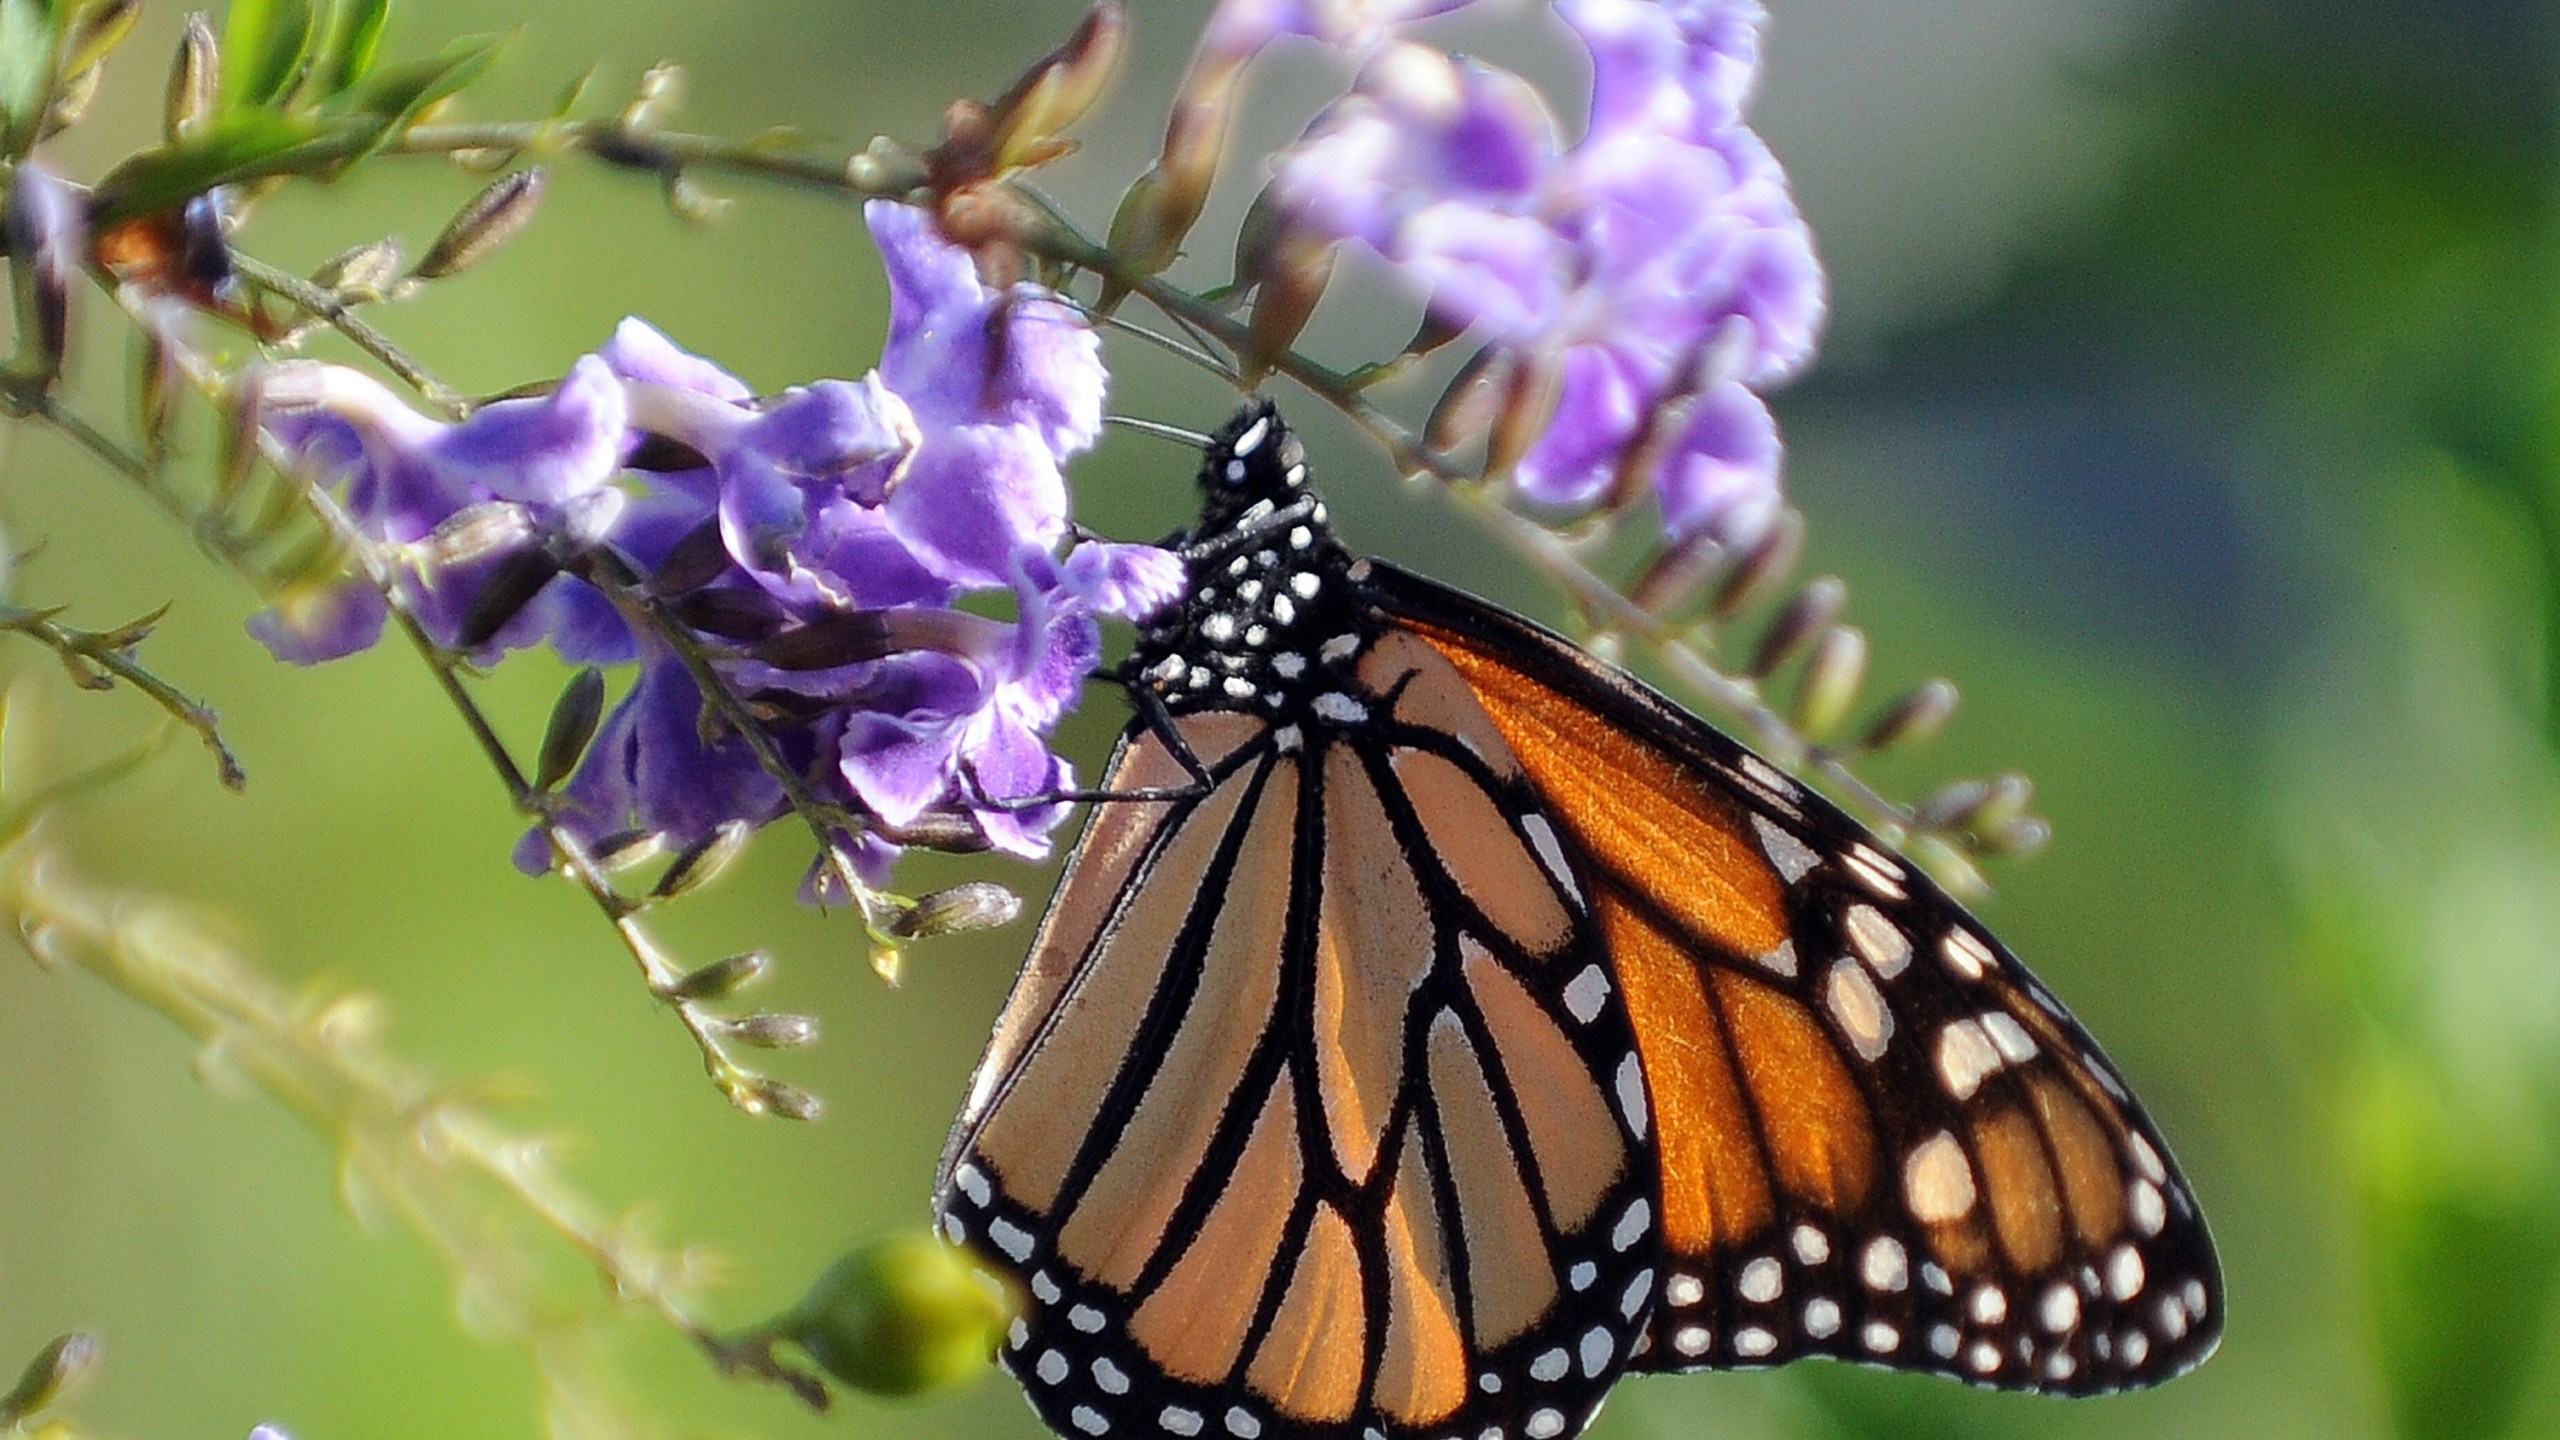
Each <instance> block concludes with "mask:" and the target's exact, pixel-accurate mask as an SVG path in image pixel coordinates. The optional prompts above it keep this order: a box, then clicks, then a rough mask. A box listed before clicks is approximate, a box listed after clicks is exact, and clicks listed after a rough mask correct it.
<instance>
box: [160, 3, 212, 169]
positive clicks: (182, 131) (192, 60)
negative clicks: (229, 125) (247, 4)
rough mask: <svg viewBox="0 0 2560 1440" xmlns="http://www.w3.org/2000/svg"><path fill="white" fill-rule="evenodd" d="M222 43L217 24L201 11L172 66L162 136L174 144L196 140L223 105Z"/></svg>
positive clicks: (191, 19)
mask: <svg viewBox="0 0 2560 1440" xmlns="http://www.w3.org/2000/svg"><path fill="white" fill-rule="evenodd" d="M221 87H222V43H221V42H220V41H218V40H216V39H215V38H214V35H213V22H212V21H211V20H209V19H207V18H205V15H204V12H202V11H197V12H196V13H194V14H192V15H189V16H188V17H187V33H186V34H185V35H184V36H183V37H181V38H180V39H179V41H178V57H177V59H176V60H175V61H173V62H172V63H171V64H170V66H169V102H168V108H167V111H166V113H165V114H164V116H163V118H162V122H161V132H162V133H163V134H164V135H166V136H167V137H168V138H169V139H170V140H171V141H179V140H185V139H188V138H190V137H192V136H194V135H195V134H196V133H197V132H198V131H200V130H202V129H204V127H205V126H206V125H208V124H211V123H212V121H213V115H214V111H215V110H216V108H218V107H219V106H220V104H221Z"/></svg>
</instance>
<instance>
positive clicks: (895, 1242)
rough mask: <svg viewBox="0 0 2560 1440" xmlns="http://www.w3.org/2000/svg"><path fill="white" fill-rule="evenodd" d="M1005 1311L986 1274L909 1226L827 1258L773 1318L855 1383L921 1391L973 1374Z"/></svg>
mask: <svg viewBox="0 0 2560 1440" xmlns="http://www.w3.org/2000/svg"><path fill="white" fill-rule="evenodd" d="M1010 1319H1011V1316H1010V1315H1009V1314H1008V1313H1007V1306H1006V1304H1005V1301H1004V1296H1003V1292H1002V1291H1001V1290H1000V1289H998V1288H997V1286H996V1283H995V1282H994V1281H993V1280H991V1279H989V1278H988V1277H987V1276H986V1275H984V1274H982V1273H980V1272H979V1271H978V1270H977V1269H975V1268H974V1267H973V1266H971V1265H970V1264H969V1262H968V1260H967V1259H966V1258H964V1257H963V1256H962V1255H961V1254H960V1252H959V1251H957V1250H954V1249H952V1248H951V1247H949V1246H947V1245H945V1244H943V1243H942V1242H941V1241H940V1240H938V1239H936V1238H934V1237H933V1236H932V1235H929V1234H925V1233H922V1232H917V1231H908V1232H905V1233H901V1234H895V1235H886V1236H882V1237H880V1238H878V1239H875V1240H871V1241H868V1242H866V1243H864V1244H863V1245H862V1246H860V1247H859V1248H857V1249H856V1250H854V1251H853V1253H851V1254H849V1255H847V1256H845V1257H844V1258H843V1259H841V1260H839V1261H837V1262H836V1263H835V1264H834V1265H832V1266H830V1267H828V1269H827V1272H826V1273H825V1274H824V1275H822V1276H820V1277H819V1278H818V1283H817V1284H816V1285H814V1286H811V1287H810V1290H809V1293H808V1294H807V1295H806V1296H805V1297H803V1298H802V1300H801V1301H800V1303H799V1305H798V1306H797V1307H795V1308H794V1309H793V1310H792V1312H791V1313H790V1314H789V1315H787V1316H785V1317H784V1318H783V1319H782V1320H781V1321H780V1322H778V1323H777V1324H776V1325H775V1327H774V1328H775V1330H776V1332H777V1333H779V1334H781V1335H783V1336H785V1337H787V1338H788V1339H790V1340H791V1341H792V1342H793V1343H795V1344H797V1345H798V1346H799V1347H800V1348H801V1349H803V1350H806V1351H808V1352H809V1358H810V1359H811V1360H814V1361H816V1362H817V1363H818V1365H819V1366H820V1368H822V1369H824V1370H825V1371H826V1372H827V1373H828V1374H830V1375H832V1376H834V1377H835V1378H836V1379H838V1380H840V1381H843V1382H844V1383H845V1384H847V1385H850V1386H852V1387H854V1388H855V1389H857V1390H864V1391H868V1392H870V1393H871V1394H874V1395H921V1394H923V1393H925V1392H927V1391H930V1390H939V1389H945V1388H948V1387H950V1386H953V1385H957V1384H961V1383H963V1382H965V1381H967V1380H970V1379H973V1378H975V1377H976V1376H977V1375H978V1374H979V1373H980V1372H981V1371H982V1370H984V1369H985V1368H986V1365H987V1363H988V1362H989V1361H990V1360H992V1359H993V1358H994V1357H995V1353H996V1343H997V1340H998V1339H999V1337H1001V1336H1002V1335H1003V1333H1004V1328H1005V1325H1006V1324H1007V1323H1008V1321H1009V1320H1010Z"/></svg>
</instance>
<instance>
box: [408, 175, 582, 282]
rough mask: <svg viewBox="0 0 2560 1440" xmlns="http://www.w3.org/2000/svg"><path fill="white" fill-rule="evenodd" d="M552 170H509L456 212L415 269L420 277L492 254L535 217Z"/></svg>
mask: <svg viewBox="0 0 2560 1440" xmlns="http://www.w3.org/2000/svg"><path fill="white" fill-rule="evenodd" d="M550 178H551V177H550V172H549V171H546V170H544V169H543V168H542V167H541V166H539V165H535V166H532V167H530V168H528V169H523V170H518V171H516V172H515V173H514V174H512V175H508V176H505V177H503V178H501V179H499V180H498V181H496V182H495V183H493V184H491V185H490V186H489V187H488V188H486V189H484V190H482V191H481V192H480V193H479V194H477V195H474V196H472V197H471V200H470V203H468V204H466V205H464V206H463V207H462V208H461V209H460V210H459V211H456V212H455V213H454V217H453V219H452V220H450V221H448V222H447V223H446V225H445V227H444V233H443V234H441V235H438V236H437V237H436V243H435V244H433V245H431V246H429V247H427V253H426V255H425V257H424V258H422V259H421V260H419V261H418V263H417V265H416V266H415V267H414V268H412V269H411V270H410V271H409V273H410V274H411V275H413V276H415V277H417V278H418V279H420V280H439V279H442V278H443V277H445V276H447V275H458V274H460V273H461V272H463V271H465V270H468V269H470V268H471V267H472V266H474V265H477V264H479V263H480V262H481V261H483V260H486V259H488V258H489V256H491V255H492V254H494V253H496V252H497V249H498V247H499V246H501V245H504V244H506V243H507V242H508V241H510V240H512V239H514V238H515V237H516V235H517V234H518V233H519V232H521V231H522V230H523V229H524V227H525V226H527V225H530V224H532V223H533V212H534V211H535V210H536V209H537V208H539V207H540V206H541V204H542V193H543V189H544V187H545V186H546V185H547V184H548V182H549V180H550Z"/></svg>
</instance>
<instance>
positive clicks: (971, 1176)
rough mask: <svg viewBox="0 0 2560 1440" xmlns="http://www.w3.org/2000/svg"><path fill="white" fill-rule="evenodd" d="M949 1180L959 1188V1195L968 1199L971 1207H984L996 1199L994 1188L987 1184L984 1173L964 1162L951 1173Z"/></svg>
mask: <svg viewBox="0 0 2560 1440" xmlns="http://www.w3.org/2000/svg"><path fill="white" fill-rule="evenodd" d="M951 1179H952V1181H953V1183H955V1184H957V1185H958V1186H959V1187H960V1193H961V1194H963V1195H966V1196H968V1197H969V1203H970V1204H972V1205H986V1204H989V1203H991V1202H993V1201H994V1199H995V1198H996V1192H995V1187H993V1186H991V1185H989V1184H988V1183H987V1175H986V1172H985V1171H983V1170H980V1169H979V1168H978V1167H977V1166H975V1165H972V1164H970V1163H968V1162H967V1161H965V1160H964V1161H962V1162H961V1164H960V1168H959V1169H958V1170H957V1171H954V1172H953V1173H952V1176H951Z"/></svg>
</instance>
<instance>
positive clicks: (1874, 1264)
mask: <svg viewBox="0 0 2560 1440" xmlns="http://www.w3.org/2000/svg"><path fill="white" fill-rule="evenodd" d="M1858 1278H1859V1279H1861V1280H1864V1281H1866V1282H1867V1288H1868V1289H1870V1290H1882V1291H1885V1292H1886V1293H1888V1294H1890V1293H1892V1292H1895V1291H1898V1290H1901V1289H1902V1288H1903V1287H1904V1286H1906V1285H1909V1284H1910V1283H1911V1256H1910V1255H1909V1254H1908V1253H1907V1252H1906V1251H1904V1250H1903V1248H1902V1242H1901V1241H1899V1240H1896V1239H1894V1238H1893V1237H1892V1236H1890V1235H1879V1236H1877V1237H1876V1238H1875V1239H1873V1240H1871V1241H1868V1242H1867V1251H1866V1253H1865V1254H1864V1255H1862V1256H1860V1257H1859V1258H1858Z"/></svg>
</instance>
